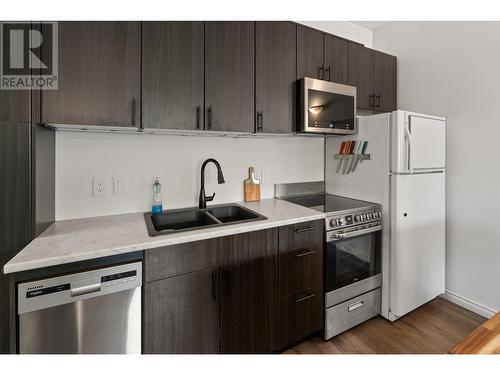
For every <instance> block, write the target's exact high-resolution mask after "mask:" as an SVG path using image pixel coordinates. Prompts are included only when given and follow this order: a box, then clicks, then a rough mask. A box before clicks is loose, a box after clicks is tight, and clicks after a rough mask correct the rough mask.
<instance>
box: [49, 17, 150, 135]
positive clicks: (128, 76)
mask: <svg viewBox="0 0 500 375" xmlns="http://www.w3.org/2000/svg"><path fill="white" fill-rule="evenodd" d="M140 32H141V27H140V23H139V22H60V23H59V77H58V85H59V89H58V90H52V91H51V90H46V91H43V96H42V120H43V121H45V122H47V123H53V124H85V125H107V126H137V125H139V122H140V121H139V115H140V56H141V46H140V43H141V40H140Z"/></svg>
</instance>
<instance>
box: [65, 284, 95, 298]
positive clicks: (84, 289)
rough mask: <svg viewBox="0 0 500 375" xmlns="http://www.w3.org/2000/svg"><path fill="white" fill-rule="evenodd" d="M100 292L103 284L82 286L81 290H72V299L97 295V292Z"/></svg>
mask: <svg viewBox="0 0 500 375" xmlns="http://www.w3.org/2000/svg"><path fill="white" fill-rule="evenodd" d="M100 291H101V284H100V283H99V284H92V285H86V286H82V287H80V288H73V289H71V297H78V296H82V295H84V294H89V293H95V292H100Z"/></svg>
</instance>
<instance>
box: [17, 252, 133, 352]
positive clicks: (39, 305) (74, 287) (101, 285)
mask: <svg viewBox="0 0 500 375" xmlns="http://www.w3.org/2000/svg"><path fill="white" fill-rule="evenodd" d="M141 286H142V263H141V262H135V263H128V264H122V265H119V266H113V267H107V268H101V269H97V270H92V271H87V272H81V273H74V274H69V275H64V276H59V277H54V278H50V279H43V280H37V281H31V282H26V283H21V284H18V314H19V352H20V353H89V354H90V353H92V354H96V353H138V354H140V353H141Z"/></svg>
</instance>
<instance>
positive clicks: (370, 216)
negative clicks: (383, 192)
mask: <svg viewBox="0 0 500 375" xmlns="http://www.w3.org/2000/svg"><path fill="white" fill-rule="evenodd" d="M366 217H367V218H368V220H371V219H372V217H373V216H372V213H371V212H369V213H367V214H366Z"/></svg>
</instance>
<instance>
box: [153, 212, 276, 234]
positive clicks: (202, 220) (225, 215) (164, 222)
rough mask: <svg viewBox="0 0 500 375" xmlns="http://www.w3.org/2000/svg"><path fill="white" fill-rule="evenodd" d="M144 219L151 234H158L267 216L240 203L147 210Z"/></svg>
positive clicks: (229, 223) (262, 218) (218, 225)
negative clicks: (152, 212)
mask: <svg viewBox="0 0 500 375" xmlns="http://www.w3.org/2000/svg"><path fill="white" fill-rule="evenodd" d="M144 219H145V220H146V227H147V228H148V233H149V235H150V236H158V235H162V234H171V233H179V232H185V231H189V230H195V229H204V228H211V227H220V226H223V225H231V224H240V223H246V222H250V221H256V220H266V219H267V217H265V216H263V215H261V214H258V213H257V212H255V211H252V210H250V209H248V208H246V207H243V206H240V205H238V204H225V205H219V206H213V207H208V208H204V209H200V208H195V207H191V208H181V209H177V210H169V211H164V212H163V213H161V214H158V215H152V214H151V213H150V212H147V213H145V214H144Z"/></svg>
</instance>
